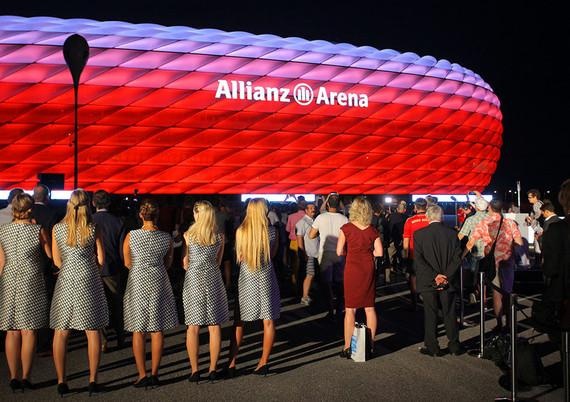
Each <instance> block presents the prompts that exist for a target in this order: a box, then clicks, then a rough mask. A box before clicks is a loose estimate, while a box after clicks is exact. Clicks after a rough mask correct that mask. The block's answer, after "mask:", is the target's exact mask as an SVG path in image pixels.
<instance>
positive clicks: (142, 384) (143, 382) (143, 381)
mask: <svg viewBox="0 0 570 402" xmlns="http://www.w3.org/2000/svg"><path fill="white" fill-rule="evenodd" d="M148 383H149V380H148V377H143V378H139V379H138V380H137V381H135V382H134V383H133V387H135V388H144V389H145V390H146V389H147V388H148Z"/></svg>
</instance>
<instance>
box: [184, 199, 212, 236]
mask: <svg viewBox="0 0 570 402" xmlns="http://www.w3.org/2000/svg"><path fill="white" fill-rule="evenodd" d="M192 210H193V211H194V218H195V219H196V222H195V223H194V224H193V225H192V226H190V227H189V228H188V230H187V231H186V233H184V238H185V239H186V243H188V241H189V240H192V241H193V242H195V243H198V244H201V245H203V246H209V245H212V244H214V243H216V233H217V230H218V229H217V226H216V215H215V212H214V207H213V206H212V204H210V202H209V201H198V202H196V203H195V204H194V208H193V209H192Z"/></svg>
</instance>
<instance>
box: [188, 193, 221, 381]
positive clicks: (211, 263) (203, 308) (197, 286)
mask: <svg viewBox="0 0 570 402" xmlns="http://www.w3.org/2000/svg"><path fill="white" fill-rule="evenodd" d="M193 210H194V220H195V223H194V224H193V225H192V226H190V228H189V229H188V231H187V232H186V233H185V234H184V240H185V241H186V247H185V248H184V259H183V261H184V269H186V276H185V278H184V290H183V294H182V300H183V303H184V315H185V321H186V325H188V330H187V333H186V348H187V350H188V356H189V358H190V366H191V369H192V374H191V375H190V378H189V381H191V382H198V381H199V379H200V375H199V373H198V348H199V342H198V331H199V330H200V326H201V325H207V326H208V332H209V333H210V368H209V374H208V379H209V380H210V381H214V380H215V379H216V366H217V363H218V357H219V355H220V348H221V345H222V334H221V332H222V331H221V328H220V324H222V323H224V322H226V321H228V319H229V311H228V299H227V296H226V290H225V288H224V281H223V280H222V274H221V272H220V263H221V262H222V255H223V253H224V235H223V234H221V233H218V230H217V228H216V216H215V211H214V207H213V206H212V204H210V203H209V202H208V201H198V202H197V203H196V204H194V209H193Z"/></svg>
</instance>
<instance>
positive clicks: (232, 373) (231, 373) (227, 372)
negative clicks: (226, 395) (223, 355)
mask: <svg viewBox="0 0 570 402" xmlns="http://www.w3.org/2000/svg"><path fill="white" fill-rule="evenodd" d="M223 375H224V377H225V378H226V379H228V380H230V379H232V378H235V377H237V370H236V368H235V366H234V367H228V368H226V369H224V370H223Z"/></svg>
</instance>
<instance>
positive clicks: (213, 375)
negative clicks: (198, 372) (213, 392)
mask: <svg viewBox="0 0 570 402" xmlns="http://www.w3.org/2000/svg"><path fill="white" fill-rule="evenodd" d="M217 379H218V373H217V372H216V370H214V371H210V372H209V373H208V382H214V381H216V380H217Z"/></svg>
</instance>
